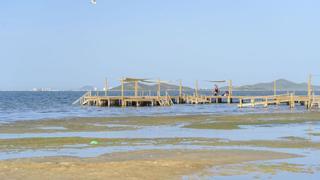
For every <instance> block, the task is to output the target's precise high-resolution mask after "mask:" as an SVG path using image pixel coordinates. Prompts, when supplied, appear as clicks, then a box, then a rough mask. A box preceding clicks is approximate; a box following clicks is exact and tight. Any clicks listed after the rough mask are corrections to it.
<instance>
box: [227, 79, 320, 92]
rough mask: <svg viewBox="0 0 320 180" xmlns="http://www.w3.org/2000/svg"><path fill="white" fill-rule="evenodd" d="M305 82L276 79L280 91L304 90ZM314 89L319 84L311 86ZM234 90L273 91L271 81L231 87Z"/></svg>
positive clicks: (316, 88)
mask: <svg viewBox="0 0 320 180" xmlns="http://www.w3.org/2000/svg"><path fill="white" fill-rule="evenodd" d="M307 87H308V84H307V83H295V82H292V81H288V80H286V79H278V80H277V90H281V91H306V90H307ZM313 88H314V89H315V90H320V86H313ZM233 89H234V90H235V91H248V90H250V91H273V82H266V83H257V84H253V85H244V86H238V87H233Z"/></svg>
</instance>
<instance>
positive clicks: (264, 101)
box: [75, 93, 320, 108]
mask: <svg viewBox="0 0 320 180" xmlns="http://www.w3.org/2000/svg"><path fill="white" fill-rule="evenodd" d="M75 103H80V105H90V106H106V107H112V106H118V107H127V106H136V107H139V106H172V105H174V104H211V103H218V104H219V103H228V104H231V103H238V107H239V108H245V107H256V106H264V107H268V106H269V105H280V104H287V105H289V107H291V108H294V107H295V106H296V104H300V105H304V106H306V107H307V108H311V107H319V106H320V97H319V96H313V97H312V98H310V97H309V96H297V95H294V94H283V95H269V96H207V95H198V96H195V95H182V96H169V95H166V96H100V95H92V94H91V93H86V94H84V96H82V97H81V98H79V99H78V100H77V102H75Z"/></svg>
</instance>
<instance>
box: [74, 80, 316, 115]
mask: <svg viewBox="0 0 320 180" xmlns="http://www.w3.org/2000/svg"><path fill="white" fill-rule="evenodd" d="M138 82H151V81H150V80H146V79H135V78H124V79H122V80H121V90H120V91H119V92H120V94H119V95H109V94H111V93H110V90H108V85H107V81H106V83H105V92H104V94H101V92H100V93H99V92H95V93H93V92H91V91H90V92H87V93H85V94H84V95H83V96H82V97H80V98H79V99H78V100H76V101H75V102H74V103H73V104H80V105H83V106H85V105H88V106H105V107H128V106H133V107H140V106H172V105H175V104H212V103H216V104H220V103H228V104H232V103H237V104H238V107H239V108H246V107H251V108H253V107H258V106H262V107H268V106H270V105H280V104H286V105H288V106H289V107H290V108H294V107H295V106H296V105H303V106H305V107H306V108H308V109H311V108H319V107H320V96H315V95H314V94H313V91H312V88H311V87H312V86H311V76H310V77H309V83H308V92H307V95H305V96H298V95H295V94H294V93H287V94H280V95H277V93H276V92H277V90H276V82H275V83H274V94H273V95H268V96H236V95H233V93H232V81H228V82H229V83H228V84H229V86H228V87H229V88H228V92H229V93H228V94H227V95H224V96H221V95H204V94H201V93H200V92H199V90H198V82H196V87H195V89H194V93H193V94H185V93H183V89H182V83H181V81H180V85H179V90H178V92H177V94H178V95H171V96H170V95H169V94H168V93H167V92H166V93H165V94H164V95H163V94H161V81H160V80H157V81H156V83H158V86H157V87H158V89H157V92H156V93H154V94H152V93H150V92H149V94H147V95H145V94H144V93H141V94H139V89H138ZM213 82H217V81H213ZM219 82H222V81H219ZM223 82H224V81H223ZM125 83H133V84H134V93H133V95H127V94H126V93H125V92H126V91H125V89H124V84H125ZM140 92H141V91H140ZM207 94H208V93H207Z"/></svg>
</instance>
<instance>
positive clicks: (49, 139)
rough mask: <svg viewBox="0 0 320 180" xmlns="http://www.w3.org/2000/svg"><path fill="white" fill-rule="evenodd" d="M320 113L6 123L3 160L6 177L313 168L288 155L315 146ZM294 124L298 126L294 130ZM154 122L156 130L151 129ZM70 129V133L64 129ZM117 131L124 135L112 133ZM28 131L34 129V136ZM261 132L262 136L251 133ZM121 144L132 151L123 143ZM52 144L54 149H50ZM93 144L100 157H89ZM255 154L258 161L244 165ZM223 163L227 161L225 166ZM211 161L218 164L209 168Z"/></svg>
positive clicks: (0, 134)
mask: <svg viewBox="0 0 320 180" xmlns="http://www.w3.org/2000/svg"><path fill="white" fill-rule="evenodd" d="M319 117H320V113H316V112H314V113H287V114H246V115H229V116H219V115H190V116H158V117H105V118H71V119H47V120H34V121H17V122H12V123H5V124H1V126H0V155H1V156H0V157H1V158H2V159H8V160H1V161H0V179H23V180H29V179H30V180H34V179H36V180H37V179H44V178H45V179H52V180H56V179H59V180H60V179H181V178H182V177H184V176H186V177H196V178H199V177H200V178H202V177H205V176H208V177H214V176H216V175H218V176H219V175H234V174H236V175H237V174H239V175H240V174H242V173H250V172H251V171H254V172H256V171H257V172H261V174H263V173H271V174H274V172H277V171H278V170H279V171H287V172H294V173H296V172H298V173H301V172H302V173H304V172H307V173H309V172H311V173H313V172H317V171H320V169H319V168H320V167H318V166H316V167H313V166H312V164H308V163H309V162H308V161H305V162H303V163H300V164H289V163H286V161H287V159H292V158H295V157H299V158H301V154H303V153H300V154H299V153H298V154H299V155H296V154H292V152H297V150H298V151H299V152H305V151H306V150H307V151H309V152H311V154H314V153H315V152H318V151H319V149H320V142H319V141H318V140H317V139H318V136H319V135H318V133H319V132H318V131H317V129H319V122H320V118H319ZM288 127H290V128H292V127H295V128H296V127H298V128H296V129H295V133H293V134H294V135H291V136H290V135H288V134H290V133H289V132H290V130H291V129H288ZM300 127H301V128H300ZM170 128H173V129H174V132H176V131H179V132H180V134H179V136H176V137H175V136H172V135H170V134H169V135H168V136H163V135H167V134H166V133H171V130H172V129H170ZM274 128H278V132H280V133H278V134H277V136H273V138H269V136H268V135H267V134H266V132H269V133H274V132H273V129H274ZM279 128H280V129H279ZM248 129H249V130H254V131H248ZM139 130H142V132H143V133H142V135H143V137H141V136H140V137H138V136H137V132H138V131H139ZM152 130H156V131H157V132H156V133H155V134H153V135H154V136H153V137H149V135H150V133H152ZM186 130H187V131H186ZM186 132H187V133H188V134H185V133H186ZM242 132H244V133H245V134H246V133H249V134H246V135H249V138H245V139H237V138H235V139H232V138H230V139H228V138H226V137H225V136H219V137H218V135H219V134H220V133H225V134H226V135H230V134H232V133H237V134H236V136H242V135H243V133H242ZM42 133H43V134H42ZM68 133H72V136H66V135H68ZM90 133H91V136H90ZM92 133H93V134H94V133H98V134H94V135H98V136H92ZM112 133H116V135H118V136H119V137H113V138H112V137H111V134H112ZM128 133H130V136H127V134H128ZM140 133H141V131H140ZM250 133H251V134H250ZM30 134H31V135H32V136H28V135H30ZM57 134H60V136H57ZM80 134H81V136H80ZM101 135H102V136H101ZM122 135H126V136H124V137H122ZM140 135H141V134H140ZM187 135H188V136H187ZM255 136H259V137H262V138H259V139H251V137H255ZM8 137H9V138H8ZM229 137H235V136H229ZM92 141H94V142H96V143H91V142H92ZM128 147H129V148H128ZM163 147H166V148H163ZM121 148H124V149H125V151H127V152H119V151H117V149H121ZM261 148H262V149H261ZM279 148H280V149H281V150H280V151H279ZM110 149H112V150H114V149H115V150H116V151H109V150H110ZM138 149H139V150H138ZM160 149H161V150H160ZM204 149H205V150H204ZM236 149H238V150H236ZM240 149H241V150H240ZM253 149H254V150H253ZM258 149H259V151H258ZM284 149H287V150H288V149H290V150H294V151H287V150H284ZM63 150H68V152H72V154H76V152H78V153H80V154H81V155H79V154H78V157H70V156H69V153H67V155H68V156H65V155H66V154H65V153H63ZM122 150H123V149H122ZM129 150H130V151H129ZM300 150H301V151H300ZM38 152H42V153H43V154H41V155H42V157H40V158H30V157H38V155H37V153H38ZM52 152H53V154H54V156H55V157H48V154H51V155H52ZM61 152H62V154H61ZM88 152H89V153H91V155H92V154H94V156H97V157H94V158H88V157H90V156H87V154H86V153H88ZM289 152H290V153H289ZM104 153H107V154H104ZM12 154H13V155H12ZM101 154H104V155H101ZM8 155H10V158H7V156H8ZM304 155H305V154H303V155H302V156H304ZM75 156H76V155H75ZM17 157H24V158H20V159H18V158H17ZM80 157H87V158H80ZM12 158H16V159H12ZM309 158H310V157H309ZM275 159H277V160H279V159H284V162H282V163H280V164H271V165H268V164H267V165H266V164H265V163H264V162H265V161H268V160H275ZM256 161H259V162H258V164H254V165H252V164H246V165H243V163H248V162H256ZM230 165H232V166H230ZM224 166H228V167H227V168H222V169H220V168H221V167H224ZM305 166H310V167H311V169H312V171H309V170H306V169H305ZM301 167H302V168H301ZM212 168H216V169H217V171H210V169H212ZM307 168H308V167H307ZM316 168H318V169H316ZM230 169H233V170H237V171H236V172H233V171H229V170H230Z"/></svg>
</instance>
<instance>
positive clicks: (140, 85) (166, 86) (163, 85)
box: [111, 83, 193, 91]
mask: <svg viewBox="0 0 320 180" xmlns="http://www.w3.org/2000/svg"><path fill="white" fill-rule="evenodd" d="M182 88H183V90H184V91H189V90H193V89H192V88H190V87H186V86H183V87H182ZM124 89H125V90H134V83H125V84H124ZM138 89H139V91H141V90H143V91H157V90H158V84H150V85H149V84H144V83H138ZM111 90H118V91H119V90H121V85H120V86H117V87H114V88H112V89H111ZM166 90H177V91H178V90H179V86H178V85H173V84H167V83H161V91H166Z"/></svg>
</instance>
